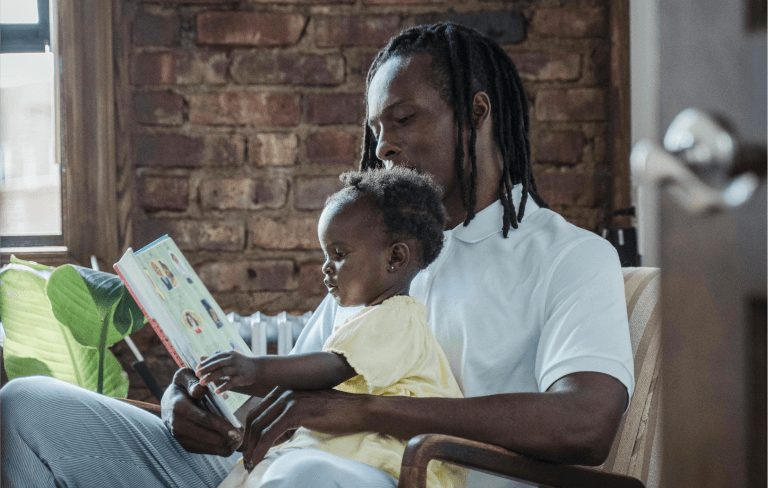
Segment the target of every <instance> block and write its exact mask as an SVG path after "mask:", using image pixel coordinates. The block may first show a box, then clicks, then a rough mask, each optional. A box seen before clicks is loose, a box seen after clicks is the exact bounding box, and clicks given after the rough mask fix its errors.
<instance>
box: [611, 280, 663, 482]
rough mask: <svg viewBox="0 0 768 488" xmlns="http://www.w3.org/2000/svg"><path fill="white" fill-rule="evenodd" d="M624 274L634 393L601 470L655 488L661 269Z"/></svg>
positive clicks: (658, 452) (658, 451) (658, 457)
mask: <svg viewBox="0 0 768 488" xmlns="http://www.w3.org/2000/svg"><path fill="white" fill-rule="evenodd" d="M622 271H623V273H624V292H625V296H626V300H627V316H628V317H629V334H630V339H631V341H632V356H633V357H634V366H635V391H634V393H633V394H632V399H631V400H630V403H629V408H628V409H627V412H626V413H625V415H624V418H623V420H622V423H621V425H620V426H619V431H618V433H617V434H616V439H615V440H614V442H613V446H612V447H611V453H610V454H609V456H608V459H607V460H606V462H605V463H604V464H603V465H602V469H603V470H605V471H610V472H613V473H618V474H625V475H628V476H632V477H634V478H638V479H639V480H640V481H642V482H643V483H644V484H645V485H646V487H648V488H656V487H658V486H659V478H660V475H661V423H660V421H659V420H660V419H659V415H660V412H661V401H660V397H661V377H660V375H659V372H660V367H661V361H660V357H661V355H660V345H661V301H660V298H661V295H660V291H661V290H660V285H661V276H660V271H659V269H658V268H622Z"/></svg>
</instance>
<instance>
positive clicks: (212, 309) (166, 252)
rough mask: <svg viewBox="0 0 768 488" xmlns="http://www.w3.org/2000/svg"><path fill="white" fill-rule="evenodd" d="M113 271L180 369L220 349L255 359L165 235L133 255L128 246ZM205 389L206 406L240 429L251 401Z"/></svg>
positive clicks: (213, 387) (192, 366)
mask: <svg viewBox="0 0 768 488" xmlns="http://www.w3.org/2000/svg"><path fill="white" fill-rule="evenodd" d="M114 268H115V271H117V274H118V275H119V276H120V278H121V279H122V280H123V283H125V286H126V288H127V289H128V291H129V292H130V293H131V295H133V298H134V299H135V300H136V303H138V304H139V306H140V307H141V309H142V311H143V312H144V315H145V316H146V317H147V319H148V320H149V323H150V324H151V325H152V327H153V328H154V329H155V331H156V332H157V335H158V336H160V339H161V340H162V341H163V344H165V347H166V348H167V349H168V352H170V354H171V356H172V357H173V359H174V360H175V361H176V364H178V365H179V367H180V368H181V367H189V368H192V369H194V368H195V367H196V366H197V365H198V363H199V362H200V357H201V356H212V355H213V354H216V353H218V352H221V351H228V350H237V351H239V352H240V353H242V354H244V355H246V356H253V352H252V351H251V349H250V348H249V347H248V345H247V344H246V343H245V341H243V339H242V338H241V337H240V334H239V333H238V332H237V330H236V329H235V327H234V326H233V325H232V323H231V322H230V321H229V320H228V319H227V316H226V315H225V314H224V312H223V311H222V310H221V308H220V307H219V305H218V304H217V303H216V301H215V300H214V299H213V297H212V296H211V294H210V292H209V291H208V290H207V289H206V287H205V285H203V282H202V281H201V280H200V278H199V277H198V276H197V274H196V273H195V271H194V270H193V269H192V266H191V265H190V264H189V262H188V261H187V260H186V258H185V257H184V255H183V254H182V253H181V251H180V250H179V248H178V247H177V246H176V244H175V243H174V242H173V239H171V238H170V237H168V236H167V235H166V236H163V237H161V238H160V239H157V240H156V241H154V242H153V243H151V244H149V245H147V246H145V247H144V248H142V249H140V250H139V251H137V252H135V253H134V252H133V250H132V249H131V248H128V250H127V251H126V252H125V254H124V255H123V257H122V258H120V261H118V262H117V263H115V265H114ZM208 388H209V393H208V395H206V398H205V400H204V401H203V403H204V404H205V406H206V407H207V408H209V409H210V410H211V411H213V412H216V413H218V414H219V415H222V416H224V417H226V418H227V419H229V421H230V422H232V424H233V425H234V426H235V427H237V428H241V427H242V422H243V421H244V418H245V415H247V410H249V409H250V405H251V403H252V402H249V404H248V405H245V404H246V402H247V401H248V400H249V399H251V397H249V396H248V395H244V394H241V393H236V392H233V391H227V392H224V393H221V394H216V393H215V389H216V386H215V385H213V384H210V385H209V387H208Z"/></svg>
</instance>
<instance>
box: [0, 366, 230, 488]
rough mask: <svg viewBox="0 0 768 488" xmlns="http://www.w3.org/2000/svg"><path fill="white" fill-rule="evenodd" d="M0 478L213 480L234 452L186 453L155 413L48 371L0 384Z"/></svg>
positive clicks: (9, 483) (131, 482) (97, 482)
mask: <svg viewBox="0 0 768 488" xmlns="http://www.w3.org/2000/svg"><path fill="white" fill-rule="evenodd" d="M0 402H2V457H3V459H2V464H3V466H2V468H3V471H2V486H3V487H14V488H16V487H18V488H47V487H61V488H64V487H70V488H74V487H78V488H89V487H106V486H109V487H147V488H151V487H152V488H153V487H158V488H160V487H179V488H198V487H200V488H202V487H206V488H214V487H216V485H218V484H219V482H220V481H221V480H222V479H224V477H225V476H226V475H227V473H228V472H229V469H230V467H231V466H232V465H234V463H235V462H236V461H237V460H238V459H239V458H240V456H241V454H240V453H237V452H236V453H235V454H234V455H232V456H231V457H229V458H223V457H219V456H206V455H200V454H191V453H189V452H187V451H185V450H184V449H183V448H182V447H181V445H180V444H179V443H178V442H177V441H176V439H174V438H173V436H171V435H170V433H169V432H168V429H166V427H165V425H164V424H163V422H162V421H161V420H160V419H159V418H158V417H156V416H154V415H152V414H150V413H148V412H145V411H144V410H142V409H140V408H137V407H134V406H133V405H129V404H127V403H124V402H121V401H118V400H114V399H112V398H109V397H106V396H103V395H97V394H95V393H93V392H91V391H88V390H85V389H83V388H79V387H76V386H73V385H70V384H69V383H65V382H63V381H59V380H56V379H53V378H49V377H47V376H32V377H28V378H17V379H15V380H12V381H10V382H8V383H7V384H6V385H3V388H2V389H0Z"/></svg>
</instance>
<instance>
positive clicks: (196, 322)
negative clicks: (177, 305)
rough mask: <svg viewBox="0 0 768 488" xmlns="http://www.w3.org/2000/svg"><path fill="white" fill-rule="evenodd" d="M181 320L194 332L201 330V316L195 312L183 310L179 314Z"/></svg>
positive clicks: (198, 332) (200, 331)
mask: <svg viewBox="0 0 768 488" xmlns="http://www.w3.org/2000/svg"><path fill="white" fill-rule="evenodd" d="M181 320H182V322H184V323H185V324H187V327H189V329H190V330H191V331H193V332H194V333H195V334H200V333H202V332H203V318H202V317H200V315H198V314H197V312H194V311H192V310H184V313H183V314H182V315H181Z"/></svg>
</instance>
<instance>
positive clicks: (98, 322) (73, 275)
mask: <svg viewBox="0 0 768 488" xmlns="http://www.w3.org/2000/svg"><path fill="white" fill-rule="evenodd" d="M46 292H47V294H48V298H49V299H50V302H51V307H52V310H53V314H54V316H55V317H56V318H57V319H58V320H59V322H61V323H62V324H63V325H65V326H66V327H68V328H69V329H70V330H71V331H72V334H73V335H74V337H75V339H76V340H77V341H78V342H79V343H81V344H83V345H84V346H89V347H101V340H102V328H103V327H107V335H106V345H107V346H111V345H112V344H114V343H116V342H118V341H120V340H121V339H123V337H125V336H126V335H128V334H130V333H133V332H136V331H137V330H139V329H140V328H141V327H142V326H143V325H144V323H145V318H144V315H143V314H142V313H141V309H140V308H139V306H138V305H136V302H135V301H134V300H133V297H132V296H131V295H130V293H128V291H127V290H126V288H125V285H123V282H122V280H121V279H120V278H119V277H118V276H117V275H113V274H110V273H104V272H102V271H96V270H93V269H89V268H83V267H81V266H72V265H65V266H60V267H59V268H56V270H55V271H54V272H53V274H52V275H51V278H50V280H49V281H48V286H47V288H46ZM113 325H114V327H113Z"/></svg>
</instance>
